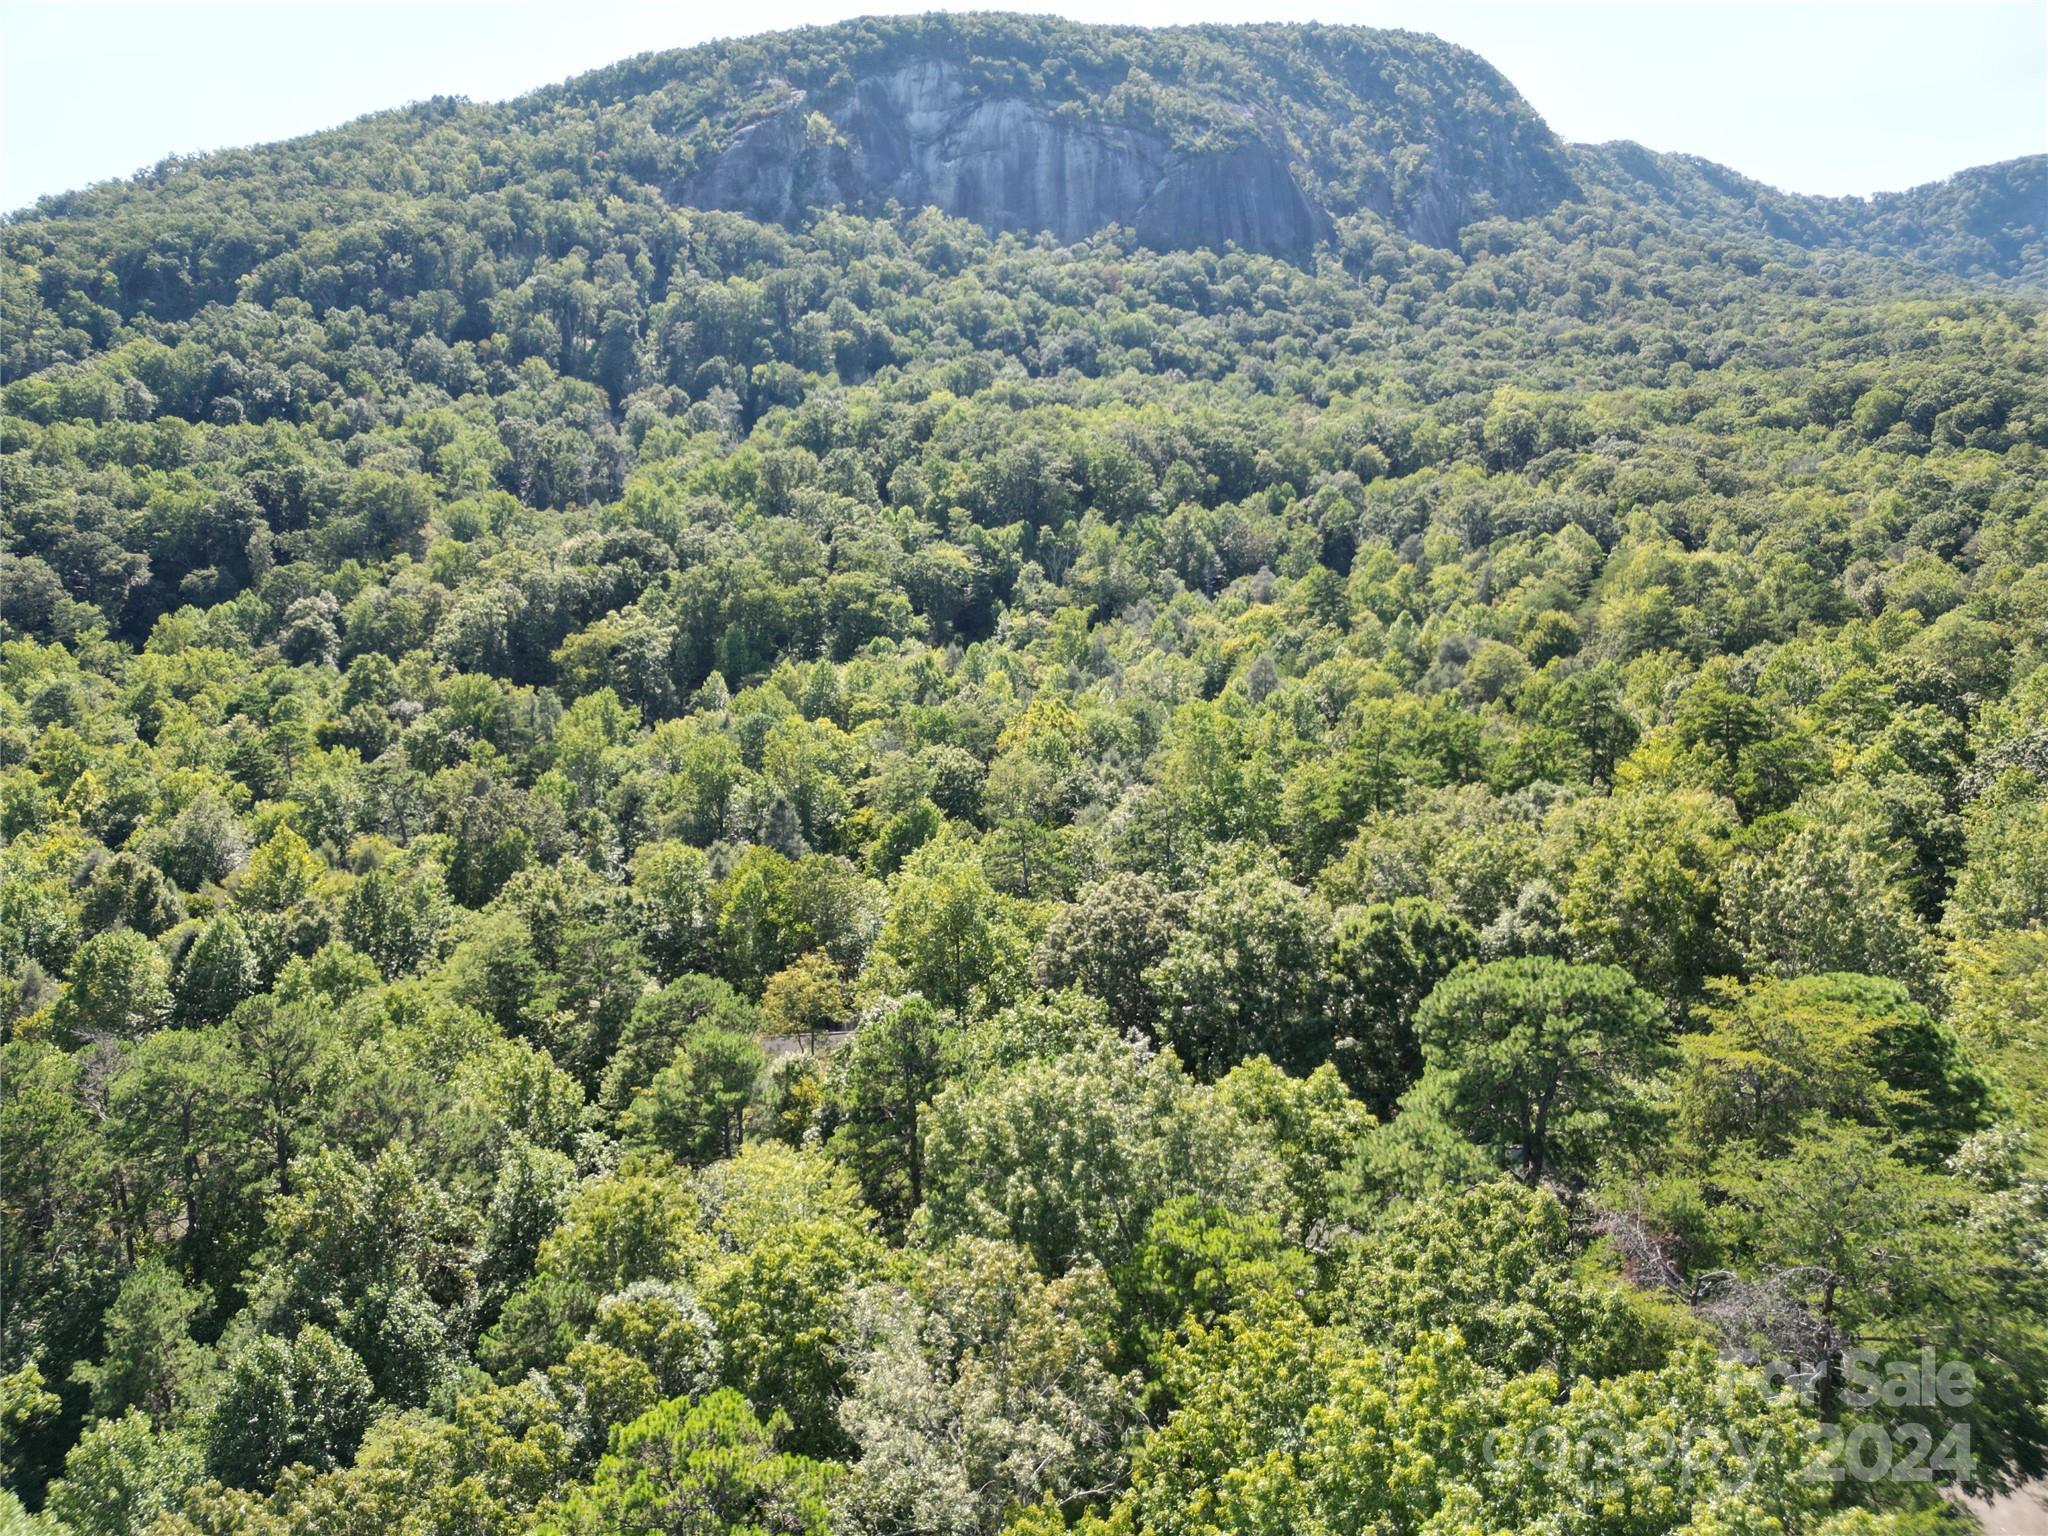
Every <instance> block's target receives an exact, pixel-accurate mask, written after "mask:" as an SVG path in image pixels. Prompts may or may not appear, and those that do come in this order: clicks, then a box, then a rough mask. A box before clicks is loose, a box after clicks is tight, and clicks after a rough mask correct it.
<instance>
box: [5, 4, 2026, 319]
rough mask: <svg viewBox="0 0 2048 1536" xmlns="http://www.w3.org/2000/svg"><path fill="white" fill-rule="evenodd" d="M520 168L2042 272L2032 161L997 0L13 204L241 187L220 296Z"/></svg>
mask: <svg viewBox="0 0 2048 1536" xmlns="http://www.w3.org/2000/svg"><path fill="white" fill-rule="evenodd" d="M522 166H530V167H532V168H535V169H541V170H544V171H545V172H546V173H547V174H548V175H550V176H551V177H554V178H558V179H559V178H567V180H566V181H559V182H558V186H559V188H561V189H566V187H567V186H569V185H571V184H573V185H576V186H578V187H581V188H583V189H584V190H586V191H592V192H597V191H602V192H604V193H605V194H607V195H614V196H617V195H624V196H627V197H630V198H632V199H633V200H635V201H641V200H646V201H650V202H652V203H653V204H654V205H656V206H668V207H699V208H712V209H724V210H729V211H732V212H739V213H744V214H747V215H749V216H750V217H754V218H757V219H765V220H772V221H776V222H781V223H785V224H791V225H795V224H798V223H801V222H803V221H804V220H806V219H808V218H811V217H814V216H815V215H816V214H817V213H818V212H820V211H822V210H825V209H831V208H839V209H844V210H848V211H852V212H857V213H866V214H879V213H882V212H884V211H886V210H887V209H888V208H891V207H896V208H900V209H903V210H906V211H914V210H916V209H918V208H921V207H924V206H927V205H929V206H936V207H938V208H940V209H941V210H943V211H945V212H947V213H950V214H954V215H957V216H960V217H964V218H969V219H972V220H973V221H975V222H976V223H979V224H981V225H983V226H984V227H985V228H988V229H990V230H991V231H997V232H1001V231H1010V232H1017V233H1023V234H1033V233H1038V232H1041V231H1043V232H1049V233H1051V234H1052V235H1053V236H1054V237H1055V238H1057V239H1059V240H1062V241H1072V240H1076V239H1080V238H1082V237H1084V236H1086V235H1089V234H1092V233H1094V232H1096V231H1097V230H1100V229H1103V228H1106V227H1109V226H1111V225H1121V226H1123V227H1125V228H1127V229H1130V230H1132V231H1133V232H1134V234H1135V236H1136V238H1137V240H1138V241H1139V243H1141V244H1144V245H1148V246H1151V247H1153V248H1156V249H1194V248H1201V247H1207V248H1211V249H1221V248H1223V247H1224V246H1226V245H1236V246H1238V247H1240V248H1243V249H1247V250H1257V251H1265V252H1270V253H1274V254H1279V255H1283V256H1286V257H1288V258H1289V259H1291V260H1295V261H1297V262H1306V261H1308V260H1310V259H1311V256H1312V253H1313V252H1314V251H1315V250H1316V249H1318V248H1319V247H1322V246H1324V245H1328V244H1332V243H1335V244H1338V245H1341V244H1343V242H1344V234H1345V230H1346V226H1347V225H1352V226H1356V225H1358V224H1360V223H1362V224H1364V225H1366V226H1370V227H1384V228H1386V229H1389V230H1391V231H1393V232H1395V233H1397V234H1399V235H1401V236H1403V237H1405V238H1409V239H1413V240H1416V241H1419V242H1422V243H1424V244H1426V245H1430V246H1434V247H1438V248H1443V249H1450V248H1454V247H1456V246H1457V244H1458V242H1459V239H1460V236H1461V233H1462V232H1463V231H1464V230H1465V229H1467V228H1468V227H1470V226H1471V225H1472V224H1473V223H1475V222H1479V221H1483V220H1486V219H1490V218H1505V219H1509V220H1520V219H1526V218H1530V217H1534V216H1537V215H1541V214H1546V213H1549V212H1551V211H1552V210H1554V209H1557V208H1559V207H1561V206H1567V205H1571V204H1575V203H1585V202H1587V201H1589V200H1596V199H1601V198H1613V199H1616V200H1618V201H1619V202H1620V203H1621V204H1623V205H1624V206H1626V207H1628V208H1630V209H1634V210H1640V211H1645V212H1650V213H1653V214H1655V215H1657V216H1660V217H1664V218H1670V219H1675V220H1680V221H1683V222H1684V223H1685V224H1687V225H1688V226H1690V227H1691V228H1692V230H1693V232H1694V233H1697V234H1699V235H1701V236H1703V237H1716V238H1721V237H1726V238H1768V239H1770V240H1775V241H1783V242H1788V243H1790V244H1793V245H1797V246H1800V247H1804V248H1807V249H1814V250H1819V249H1827V250H1841V251H1847V252H1855V253H1863V254H1870V255H1875V256H1879V257H1883V258H1887V259H1898V260H1903V261H1908V262H1912V263H1917V264H1924V265H1928V266H1932V267H1935V268H1939V269H1942V270H1945V271H1948V272H1951V273H1954V274H1957V275H1964V276H1971V277H1990V278H2007V279H2011V278H2020V279H2025V280H2028V281H2034V282H2038V281H2041V280H2043V278H2044V276H2048V254H2044V252H2048V245H2044V238H2043V229H2044V225H2048V189H2044V166H2048V157H2043V156H2034V157H2029V158H2026V159H2022V160H2016V161H2010V162H2007V163H2005V164H2003V165H1997V166H1986V167H1980V168H1978V169H1975V170H1972V171H1968V172H1965V173H1963V174H1962V175H1960V176H1957V177H1955V178H1953V179H1951V180H1950V181H1947V182H1944V183H1939V184H1936V185H1932V186H1927V187H1921V188H1918V189H1915V190H1913V191H1910V192H1904V193H1899V194H1894V195H1888V196H1884V197H1879V198H1876V199H1872V200H1868V201H1865V200H1861V199H1835V198H1806V197H1797V196H1792V195H1788V194H1784V193H1780V192H1777V191H1774V190H1773V189H1771V188H1768V187H1764V186H1762V185H1760V184H1758V183H1755V182H1752V181H1749V180H1747V179H1746V178H1743V177H1741V176H1739V175H1737V174H1735V173H1734V172H1732V171H1729V170H1726V169H1724V168H1722V167H1719V166H1715V165H1712V164H1710V163H1708V162H1705V161H1700V160H1696V159H1692V158H1690V157H1684V156H1674V155H1658V154H1653V153H1651V152H1649V151H1646V150H1643V149H1641V148H1640V147H1638V146H1635V145H1629V144H1617V145H1607V146H1601V147H1583V146H1569V145H1566V144H1564V143H1563V142H1561V141H1560V140H1559V139H1558V138H1557V137H1556V135H1555V134H1553V133H1552V132H1551V131H1550V129H1549V128H1548V127H1547V126H1546V125H1545V124H1544V122H1543V121H1542V119H1541V118H1540V117H1538V116H1537V114H1536V113H1535V112H1534V110H1533V109H1532V108H1531V107H1530V106H1529V104H1528V103H1527V102H1526V101H1525V100H1523V98H1522V97H1521V95H1520V94H1519V93H1518V92H1517V91H1516V90H1515V89H1514V87H1513V86H1512V85H1511V84H1509V82H1508V81H1506V80H1505V79H1503V78H1502V77H1501V75H1500V74H1499V73H1498V72H1497V71H1496V70H1494V69H1493V68H1492V67H1491V66H1489V65H1488V64H1487V63H1486V62H1485V61H1484V60H1483V59H1481V58H1479V57H1478V56H1476V55H1474V54H1472V53H1470V52H1467V51H1466V50H1464V49H1462V48H1456V47H1453V46H1451V45H1449V44H1446V43H1444V42H1442V41H1440V40H1438V39H1436V38H1434V37H1429V36H1425V35H1422V34H1418V33H1411V32H1395V31H1377V30H1371V29H1366V28H1356V27H1323V26H1248V27H1221V26H1205V27H1188V28H1168V29H1158V30H1148V29H1139V28H1126V27H1089V26H1079V25H1075V24H1072V23H1067V22H1061V21H1055V20H1051V19H1047V18H1042V17H1023V16H1008V15H976V16H959V17H952V16H933V17H922V18H891V19H870V20H862V21H854V22H848V23H845V24H842V25H838V26H833V27H826V28H812V29H805V30H802V31H796V32H788V33H777V34H772V35H769V36H764V37H754V38H747V39H744V40H739V41H728V42H720V43H713V44H708V45H705V46H703V47H698V48H692V49H686V50H678V51H674V52H667V53H654V54H646V55H642V56H640V57H638V58H634V59H630V60H627V61H624V62H622V63H619V64H616V65H613V66H611V67H609V68H607V69H602V70H598V71H596V72H594V73H592V74H588V75H584V76H581V77H579V78H577V79H574V80H571V81H568V82H566V83H565V84H563V85H560V86H556V87H552V88H550V89H547V90H542V91H538V92H535V93H533V94H531V95H528V96H525V97H521V98H519V99H517V100H515V101H512V102H509V103H505V104H502V105H483V106H479V105H473V104H470V103H466V102H459V101H454V100H436V101H434V102H429V103H425V104H422V105H419V106H415V107H411V108H407V109H405V110H402V111H397V112H390V113H384V114H380V115H377V116H374V117H369V118H365V119H363V120H361V121H360V122H357V123H355V124H352V125H349V126H348V127H346V128H342V129H339V130H336V131H334V132H331V133H324V134H316V135H312V136H310V137H307V138H303V139H298V140H293V141H290V142H288V143H284V144H278V145H272V146H267V147H263V148H258V149H252V150H238V151H229V152H226V153H223V154H218V155H211V156H205V157H199V158H195V159H180V160H172V161H166V162H165V163H164V164H163V165H161V166H159V167H158V168H157V169H156V170H155V171H153V172H151V173H148V174H146V175H145V176H143V177H141V178H139V179H138V180H137V181H135V182H131V183H113V184H103V185H101V186H97V187H93V188H90V189H87V190H84V191H80V192H74V193H68V194H65V195H63V196H59V197H54V198H48V199H45V200H44V201H43V202H42V203H40V204H38V205H37V207H36V208H35V209H33V210H30V211H28V212H25V213H22V214H17V215H16V216H15V220H14V222H15V223H16V224H17V225H20V224H23V223H27V222H34V221H41V220H52V219H54V220H65V219H72V218H81V217H91V218H95V219H98V220H101V221H102V222H104V221H105V220H106V219H108V218H109V217H116V218H118V217H119V216H120V215H122V214H123V213H124V212H126V213H132V212H133V211H134V210H136V209H137V208H138V206H140V205H143V204H147V205H148V206H149V207H151V208H153V209H155V210H158V211H160V212H167V211H169V210H171V209H174V208H178V207H181V206H187V205H190V204H191V203H192V201H193V199H194V198H195V196H197V197H201V198H202V200H204V201H206V202H208V203H212V202H213V201H214V200H215V199H220V198H224V199H225V200H226V201H228V202H229V203H240V202H242V201H244V200H248V201H249V202H251V203H253V204H256V205H260V206H257V207H254V208H252V212H254V213H255V214H256V223H257V226H258V227H256V228H251V229H246V230H239V231H237V235H236V238H235V239H233V240H231V241H228V242H226V244H225V245H224V246H223V247H221V248H219V249H216V250H208V251H206V252H204V253H201V255H200V258H199V260H198V262H197V267H198V270H196V271H191V270H188V271H187V272H185V273H183V274H181V276H182V278H183V280H184V282H185V283H189V284H190V285H191V287H192V291H193V296H194V297H195V298H197V297H199V296H201V295H204V296H205V297H210V298H220V297H225V296H226V292H227V290H228V289H229V288H230V287H231V285H232V284H233V283H234V282H236V281H238V280H239V279H240V277H241V276H242V275H243V274H244V273H245V272H246V271H247V270H249V269H250V268H252V267H253V266H254V265H255V264H256V263H258V262H260V261H261V260H262V259H263V258H264V257H266V256H269V255H272V254H275V253H276V252H277V251H279V250H281V249H283V248H284V247H285V246H286V245H287V244H288V243H289V242H290V240H291V239H292V238H293V237H294V236H295V235H300V234H304V233H306V232H308V231H310V230H311V229H312V228H313V227H314V226H316V225H319V224H324V223H327V222H329V221H330V220H331V218H332V217H333V216H334V215H335V214H337V213H339V212H343V211H345V210H348V209H352V208H361V207H364V206H367V205H372V204H376V203H380V202H386V201H388V200H391V199H393V198H397V199H399V200H405V199H408V198H417V197H423V196H433V195H449V194H452V195H457V196H467V195H473V194H477V193H483V192H488V191H489V190H491V189H492V188H494V187H499V186H502V185H504V184H505V182H506V181H507V180H508V179H510V178H512V177H513V176H514V175H515V174H516V168H518V167H522ZM201 186H204V187H205V188H206V189H207V190H206V191H205V192H204V193H203V194H201V193H200V192H199V191H198V189H199V188H200V187H201ZM309 199H310V201H309ZM168 256H170V253H169V252H168V251H164V252H159V253H158V258H143V259H141V261H140V263H139V265H140V267H141V269H142V270H141V271H140V272H135V271H132V270H131V269H132V266H133V265H134V264H133V263H128V264H117V265H120V266H121V268H122V278H121V280H122V283H123V287H124V290H126V289H128V288H129V287H130V286H131V284H132V283H133V282H134V281H135V280H137V279H139V280H140V282H141V284H142V291H143V292H144V293H146V294H148V295H149V299H150V301H151V302H161V301H162V300H163V299H165V298H169V297H170V296H171V293H172V292H173V291H175V290H176V289H177V288H178V287H179V286H181V284H180V282H179V280H178V278H176V277H173V275H172V274H170V273H169V272H167V271H164V270H162V269H163V268H164V266H165V265H166V263H165V261H164V260H163V259H161V258H163V257H168ZM237 269H239V270H237ZM158 283H164V284H168V285H169V286H168V288H167V289H166V290H165V291H164V292H163V293H161V294H159V293H157V292H156V291H155V286H154V285H156V284H158Z"/></svg>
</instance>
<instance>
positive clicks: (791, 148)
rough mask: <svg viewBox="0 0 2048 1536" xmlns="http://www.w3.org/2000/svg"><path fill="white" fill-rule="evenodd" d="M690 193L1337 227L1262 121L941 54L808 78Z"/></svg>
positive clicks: (1203, 235)
mask: <svg viewBox="0 0 2048 1536" xmlns="http://www.w3.org/2000/svg"><path fill="white" fill-rule="evenodd" d="M820 116H822V117H823V118H824V120H825V122H826V123H827V124H829V132H821V131H820V128H819V124H818V123H817V121H816V118H817V117H820ZM680 195H681V197H682V199H683V201H685V202H688V203H692V204H694V205H696V206H698V207H710V208H725V209H730V210H732V211H734V212H739V213H746V214H750V215H752V216H754V217H756V218H764V219H776V220H784V221H787V220H790V219H794V218H797V217H800V216H801V215H802V214H803V213H804V212H805V211H806V210H808V209H812V208H819V207H826V206H830V205H832V204H840V205H843V206H846V207H849V208H855V209H862V210H866V211H876V210H878V209H879V208H880V207H881V206H882V205H883V204H885V203H887V202H889V201H891V200H894V201H895V202H897V203H898V204H900V205H902V206H903V207H906V208H919V207H923V206H925V205H927V204H930V205H933V206H936V207H939V208H942V209H944V210H945V211H946V212H948V213H951V214H954V215H956V216H958V217H961V218H967V219H972V220H974V221H975V222H976V223H978V224H982V225H984V226H986V227H987V228H989V229H993V230H1013V231H1017V232H1021V233H1034V232H1036V231H1039V230H1049V231H1050V232H1051V233H1052V234H1053V235H1054V236H1056V237H1057V238H1059V239H1061V240H1077V239H1080V238H1081V237H1083V236H1084V235H1089V234H1092V233H1094V232H1095V231H1096V230H1099V229H1102V228H1104V227H1106V226H1108V225H1111V224H1121V225H1123V226H1125V227H1126V228H1128V229H1130V230H1132V231H1133V232H1134V234H1135V235H1136V237H1137V239H1138V240H1139V241H1140V242H1141V243H1143V244H1145V245H1150V246H1154V247H1158V248H1161V249H1183V248H1193V247H1197V246H1210V247H1214V248H1218V249H1220V248H1221V247H1222V246H1223V245H1224V244H1226V243H1231V244H1236V245H1239V246H1242V247H1244V248H1245V249H1247V250H1255V251H1267V252H1271V253H1273V254H1276V255H1281V256H1287V257H1291V258H1295V259H1300V258H1302V257H1305V256H1306V255H1307V254H1308V252H1309V251H1310V250H1312V249H1313V248H1314V246H1315V245H1316V244H1317V243H1318V242H1320V241H1322V240H1325V239H1327V238H1328V237H1329V234H1330V230H1331V220H1330V216H1329V214H1328V213H1327V212H1326V211H1324V209H1322V208H1321V207H1320V206H1318V205H1317V204H1316V203H1315V202H1314V201H1313V200H1312V199H1311V198H1310V197H1309V195H1308V193H1307V192H1306V191H1305V190H1304V189H1303V187H1302V184H1301V182H1300V180H1299V179H1297V177H1296V175H1295V172H1294V170H1293V168H1292V167H1291V166H1290V165H1289V164H1288V161H1287V159H1286V157H1285V156H1284V155H1283V154H1282V153H1281V152H1279V151H1277V150H1275V149H1274V148H1272V147H1271V146H1270V145H1268V144H1266V143H1265V142H1263V140H1261V139H1259V138H1258V137H1256V136H1255V135H1253V136H1249V137H1248V142H1246V143H1244V144H1242V145H1240V146H1238V147H1235V148H1229V149H1224V150H1221V151H1213V152H1194V151H1185V150H1179V149H1176V148H1174V147H1173V146H1172V145H1171V144H1170V143H1169V142H1168V141H1167V139H1166V138H1165V136H1164V135H1162V134H1157V133H1150V132H1146V131H1142V130H1138V129H1133V128H1128V127H1124V126H1121V125H1119V124H1114V123H1104V122H1096V121H1091V120H1089V119H1088V118H1086V117H1084V116H1082V115H1080V114H1078V113H1074V112H1070V111H1048V110H1047V109H1046V108H1045V106H1043V105H1042V104H1041V103H1039V102H1036V101H1032V100H1028V99H1026V98H1024V97H1021V96H982V95H976V94H974V93H972V92H970V91H968V90H967V89H966V88H965V87H964V86H963V84H962V82H961V81H960V79H959V77H958V75H957V73H956V72H955V71H954V70H953V69H952V68H950V67H949V66H948V65H947V64H946V63H945V62H944V61H942V60H937V59H931V60H925V61H922V62H919V63H914V64H908V65H905V66H903V67H902V68H899V69H896V70H892V71H890V72H889V73H887V74H882V75H874V76H869V77H866V78H863V79H861V80H860V81H858V82H857V83H856V84H855V85H854V87H853V89H852V90H851V91H850V92H848V93H847V94H846V96H845V97H844V98H843V99H842V100H840V101H838V102H837V103H827V104H818V103H814V102H812V101H811V100H809V99H807V98H806V97H805V96H804V95H803V94H802V93H801V92H796V91H792V92H791V93H790V98H789V100H788V102H787V103H786V104H785V105H784V106H783V107H782V108H781V109H780V110H778V111H776V112H774V113H772V114H771V115H769V116H767V117H765V118H761V119H758V120H757V121H755V122H753V123H750V124H748V125H747V126H746V127H744V128H742V129H740V130H739V132H738V133H736V134H735V135H733V137H732V139H731V140H730V141H729V143H728V144H727V145H726V147H725V148H724V149H723V151H721V152H720V153H719V154H718V155H717V156H716V157H715V158H714V159H713V160H712V162H711V163H710V164H709V165H708V166H707V167H706V168H705V169H704V170H703V171H701V172H700V173H699V174H697V175H696V176H694V177H692V178H691V179H690V180H689V181H688V182H687V183H686V184H685V185H684V186H683V187H682V188H681V189H680Z"/></svg>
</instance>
